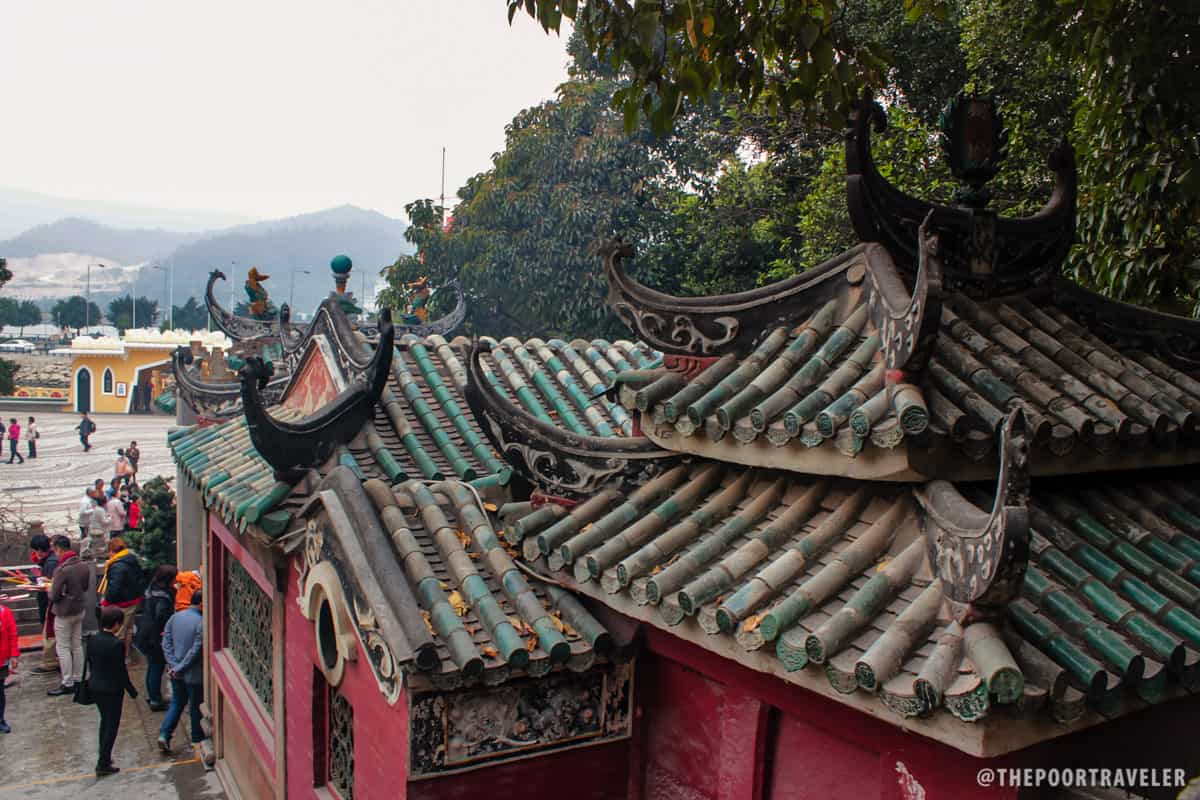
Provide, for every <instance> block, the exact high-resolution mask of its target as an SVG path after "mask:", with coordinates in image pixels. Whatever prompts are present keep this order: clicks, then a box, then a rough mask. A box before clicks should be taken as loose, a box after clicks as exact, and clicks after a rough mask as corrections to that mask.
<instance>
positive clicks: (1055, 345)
mask: <svg viewBox="0 0 1200 800" xmlns="http://www.w3.org/2000/svg"><path fill="white" fill-rule="evenodd" d="M868 295H869V293H861V294H856V293H854V292H853V291H852V290H851V289H850V288H847V290H846V292H845V294H843V295H842V296H840V297H837V298H834V299H832V300H829V301H828V302H827V303H826V304H825V305H823V306H822V307H821V308H819V309H817V310H816V311H815V312H814V313H813V314H812V315H811V316H810V317H809V318H808V319H806V320H804V321H802V322H800V323H799V324H798V325H795V327H791V328H788V327H783V326H779V325H776V326H774V327H770V328H766V329H764V330H763V331H762V332H761V338H760V339H759V342H758V344H757V346H756V348H755V349H754V350H753V351H752V352H750V353H748V354H743V355H738V356H735V355H731V354H726V355H724V356H722V357H720V358H714V359H712V360H710V361H709V363H708V364H707V366H706V367H705V368H703V369H701V370H700V371H699V372H698V373H696V374H691V373H688V374H687V377H686V378H685V379H684V380H682V381H681V380H680V376H683V375H684V374H685V373H682V372H675V373H670V372H669V373H667V374H663V373H662V372H661V371H660V373H658V375H657V376H656V377H657V380H655V381H653V382H651V383H643V384H641V385H639V386H637V387H636V388H634V387H633V383H634V382H635V381H636V380H637V378H636V372H637V371H638V370H640V369H642V367H640V366H639V365H638V364H635V363H634V360H631V359H628V358H625V357H624V353H623V352H622V351H621V350H620V349H619V348H617V347H614V346H611V345H608V343H606V342H599V341H597V342H593V343H592V344H591V345H589V346H588V349H587V351H586V353H585V356H586V358H588V359H589V360H590V361H591V363H592V365H593V369H594V370H596V371H599V369H598V368H597V366H596V365H597V364H598V363H599V362H600V360H601V359H603V360H604V365H605V367H607V368H611V369H615V370H616V371H617V373H618V374H617V375H616V376H614V377H612V378H611V379H609V380H610V382H616V383H618V384H623V385H624V384H628V385H629V386H630V387H631V389H632V390H631V391H625V392H622V393H621V394H620V400H621V402H622V404H623V405H624V406H625V408H626V409H627V411H629V412H635V411H637V412H640V413H643V414H644V415H646V419H644V420H643V421H642V425H643V427H644V428H645V429H646V430H647V431H649V432H650V433H651V436H652V438H655V440H656V441H660V442H661V443H663V444H664V445H665V446H668V447H671V446H672V445H671V443H670V441H669V440H670V438H671V437H674V438H675V441H676V442H679V444H678V445H677V448H678V449H680V450H683V451H685V452H690V453H699V454H702V455H710V456H713V457H717V458H728V459H733V460H737V461H739V462H741V463H747V464H756V463H757V464H766V463H770V464H773V465H778V464H780V462H781V457H779V456H771V455H769V451H768V450H764V449H762V448H761V447H759V449H758V450H757V451H747V452H746V453H745V454H743V455H734V454H733V453H731V452H730V451H729V450H728V449H725V448H727V447H728V445H727V444H724V442H725V440H726V436H727V434H730V433H731V434H732V437H731V438H732V440H733V441H734V442H735V443H738V444H741V445H746V446H750V445H755V446H757V445H759V443H760V441H761V440H762V439H766V440H767V441H768V442H769V443H771V444H773V445H775V446H776V447H796V446H798V445H803V446H807V447H819V446H821V445H823V444H824V443H825V442H830V443H831V445H830V446H832V447H835V448H836V449H837V450H838V451H839V452H841V453H843V454H845V455H847V456H852V457H853V456H857V455H858V454H859V453H861V452H863V451H864V450H870V449H871V448H876V449H880V450H887V449H891V448H895V447H897V446H899V445H901V444H903V443H905V442H907V443H908V446H911V447H918V448H922V449H928V448H931V447H934V446H946V447H950V448H956V449H959V450H960V451H961V452H962V453H963V454H964V455H965V456H966V457H967V458H968V459H970V460H976V461H977V460H982V459H984V458H987V457H989V456H990V455H991V454H992V451H993V442H994V439H995V435H996V434H997V433H998V431H999V427H1000V425H1001V424H1002V423H1003V421H1004V419H1005V418H1006V416H1007V414H1008V412H1009V411H1010V410H1011V409H1013V408H1016V407H1020V408H1022V409H1023V410H1024V412H1025V416H1026V419H1027V421H1028V424H1029V427H1030V430H1031V432H1032V436H1033V441H1034V458H1035V459H1036V460H1037V463H1043V462H1044V460H1046V459H1063V458H1068V457H1073V455H1080V456H1082V457H1084V458H1092V457H1094V456H1095V455H1096V454H1105V453H1109V452H1113V451H1114V450H1115V449H1116V448H1118V447H1120V448H1121V452H1122V453H1123V454H1124V455H1126V456H1127V457H1128V454H1129V453H1130V452H1136V451H1143V452H1146V453H1147V455H1149V456H1152V457H1154V458H1155V459H1156V460H1158V461H1161V460H1162V459H1163V458H1164V457H1170V456H1172V455H1174V456H1177V458H1176V459H1175V460H1176V461H1182V460H1187V459H1193V460H1194V458H1195V451H1196V449H1197V448H1198V447H1200V381H1197V380H1195V379H1194V378H1191V377H1189V376H1187V375H1185V374H1183V373H1182V372H1180V371H1178V370H1176V369H1173V368H1171V367H1170V366H1168V365H1166V364H1164V363H1162V362H1161V361H1159V360H1157V359H1155V358H1153V357H1152V356H1148V355H1146V354H1144V353H1141V352H1138V351H1133V350H1130V351H1129V352H1122V351H1120V350H1118V349H1116V348H1114V347H1112V346H1110V345H1108V344H1106V343H1105V342H1103V341H1101V340H1100V339H1099V338H1098V337H1097V336H1095V335H1094V334H1092V333H1091V332H1090V331H1089V330H1088V329H1087V328H1086V326H1084V325H1082V324H1080V323H1079V322H1078V321H1076V320H1074V319H1072V318H1071V317H1070V316H1069V315H1067V314H1066V313H1065V312H1063V311H1062V310H1061V309H1059V308H1057V307H1055V306H1054V305H1053V304H1042V305H1035V304H1034V303H1032V302H1031V301H1030V300H1029V299H1028V298H1018V299H1013V300H1005V301H995V302H990V303H976V302H974V301H972V300H970V299H968V298H967V297H965V296H964V295H961V294H954V295H953V296H951V297H949V298H948V299H947V300H946V301H945V305H944V306H943V307H942V310H941V319H940V327H939V328H938V329H937V332H936V336H935V338H934V340H933V345H932V347H931V353H930V355H931V357H930V360H929V363H928V364H927V365H926V366H924V367H923V368H917V369H915V370H913V371H911V372H909V373H901V372H899V371H897V372H896V373H889V372H888V371H887V365H886V364H885V363H884V348H883V347H882V346H881V343H880V341H879V339H878V331H877V330H876V324H875V321H874V320H873V319H872V317H871V315H870V313H869V311H868V303H867V302H865V298H866V297H867V296H868ZM889 375H891V376H892V377H891V378H888V376H889ZM888 380H892V381H894V383H892V384H891V385H888ZM641 406H644V407H641ZM666 426H673V427H674V430H673V431H671V430H669V429H668V428H667V427H666ZM654 431H658V433H657V434H655V433H654ZM681 437H682V438H681ZM691 437H695V438H694V439H692V438H691ZM689 439H690V441H685V440H689ZM717 443H722V444H721V445H720V448H721V449H716V446H717ZM943 443H944V444H943ZM783 458H786V456H784V457H783ZM806 463H811V462H806ZM918 471H920V470H918Z"/></svg>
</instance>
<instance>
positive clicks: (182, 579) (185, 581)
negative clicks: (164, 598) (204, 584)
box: [175, 570, 200, 611]
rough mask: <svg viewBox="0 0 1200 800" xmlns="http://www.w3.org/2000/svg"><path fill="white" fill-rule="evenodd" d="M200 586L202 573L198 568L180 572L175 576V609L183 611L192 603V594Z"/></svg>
mask: <svg viewBox="0 0 1200 800" xmlns="http://www.w3.org/2000/svg"><path fill="white" fill-rule="evenodd" d="M199 588H200V573H199V572H198V571H196V570H188V571H187V572H180V573H179V575H178V576H176V578H175V589H176V592H175V610H176V611H183V610H184V609H185V608H189V607H190V606H191V605H192V595H193V594H195V592H196V590H197V589H199Z"/></svg>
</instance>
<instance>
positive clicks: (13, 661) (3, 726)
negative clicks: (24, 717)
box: [0, 603, 21, 733]
mask: <svg viewBox="0 0 1200 800" xmlns="http://www.w3.org/2000/svg"><path fill="white" fill-rule="evenodd" d="M20 655H21V645H20V642H19V641H18V640H17V618H16V617H14V616H13V612H12V609H10V608H9V607H8V606H6V605H4V604H3V603H0V733H12V728H10V727H8V722H7V721H6V720H5V718H4V711H5V705H6V700H5V697H4V682H5V680H7V679H8V673H9V672H16V671H17V658H18V657H19V656H20Z"/></svg>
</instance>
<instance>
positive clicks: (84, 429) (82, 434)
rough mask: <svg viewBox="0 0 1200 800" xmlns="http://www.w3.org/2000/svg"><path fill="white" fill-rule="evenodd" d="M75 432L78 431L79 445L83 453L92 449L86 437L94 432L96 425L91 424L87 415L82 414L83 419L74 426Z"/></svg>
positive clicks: (85, 413)
mask: <svg viewBox="0 0 1200 800" xmlns="http://www.w3.org/2000/svg"><path fill="white" fill-rule="evenodd" d="M75 430H77V431H79V443H80V444H81V445H83V452H85V453H86V452H88V451H89V450H91V449H92V445H91V443H90V442H88V437H89V436H91V435H92V434H93V433H95V432H96V423H94V422H92V418H91V417H89V416H88V413H87V412H86V411H85V412H83V419H81V420H79V424H78V425H76V426H75Z"/></svg>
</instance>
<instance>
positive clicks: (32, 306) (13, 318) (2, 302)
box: [0, 297, 42, 328]
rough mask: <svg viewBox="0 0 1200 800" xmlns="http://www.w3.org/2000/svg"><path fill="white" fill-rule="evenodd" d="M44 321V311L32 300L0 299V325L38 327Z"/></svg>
mask: <svg viewBox="0 0 1200 800" xmlns="http://www.w3.org/2000/svg"><path fill="white" fill-rule="evenodd" d="M41 321H42V310H41V309H40V308H38V304H37V303H35V302H33V301H32V300H20V301H18V300H13V299H12V298H11V297H2V298H0V325H15V326H17V327H19V328H24V327H25V326H26V325H37V324H38V323H39V322H41Z"/></svg>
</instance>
